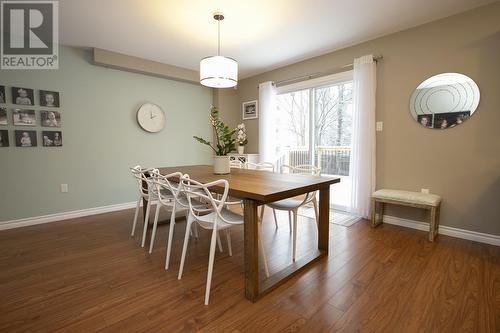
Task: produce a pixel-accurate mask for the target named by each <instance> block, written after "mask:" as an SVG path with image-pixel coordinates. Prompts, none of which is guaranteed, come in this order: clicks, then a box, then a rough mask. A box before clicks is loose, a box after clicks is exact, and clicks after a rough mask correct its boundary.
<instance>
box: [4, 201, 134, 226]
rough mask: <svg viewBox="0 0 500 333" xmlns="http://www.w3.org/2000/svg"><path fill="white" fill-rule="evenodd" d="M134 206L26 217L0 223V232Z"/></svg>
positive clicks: (117, 205) (119, 205) (122, 205)
mask: <svg viewBox="0 0 500 333" xmlns="http://www.w3.org/2000/svg"><path fill="white" fill-rule="evenodd" d="M136 204H137V202H126V203H121V204H116V205H109V206H102V207H94V208H87V209H81V210H73V211H70V212H62V213H55V214H49V215H43V216H36V217H28V218H24V219H18V220H10V221H0V230H7V229H12V228H20V227H26V226H30V225H36V224H42V223H50V222H57V221H62V220H68V219H74V218H78V217H83V216H89V215H97V214H103V213H109V212H116V211H118V210H123V209H129V208H134V207H135V205H136Z"/></svg>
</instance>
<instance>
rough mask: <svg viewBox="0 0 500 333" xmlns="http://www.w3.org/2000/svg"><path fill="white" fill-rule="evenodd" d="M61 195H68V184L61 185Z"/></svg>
mask: <svg viewBox="0 0 500 333" xmlns="http://www.w3.org/2000/svg"><path fill="white" fill-rule="evenodd" d="M61 193H68V184H61Z"/></svg>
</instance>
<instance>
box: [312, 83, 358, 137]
mask: <svg viewBox="0 0 500 333" xmlns="http://www.w3.org/2000/svg"><path fill="white" fill-rule="evenodd" d="M315 109H316V114H315V117H316V118H315V132H314V133H315V141H316V145H318V146H350V145H351V121H352V82H343V83H341V84H335V85H332V86H328V87H321V88H316V89H315Z"/></svg>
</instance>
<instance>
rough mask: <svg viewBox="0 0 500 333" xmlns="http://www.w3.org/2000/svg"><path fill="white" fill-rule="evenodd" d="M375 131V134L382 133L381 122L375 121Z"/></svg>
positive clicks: (382, 124) (382, 126) (382, 125)
mask: <svg viewBox="0 0 500 333" xmlns="http://www.w3.org/2000/svg"><path fill="white" fill-rule="evenodd" d="M375 129H376V131H377V132H382V130H383V129H384V123H383V122H381V121H377V126H376V128H375Z"/></svg>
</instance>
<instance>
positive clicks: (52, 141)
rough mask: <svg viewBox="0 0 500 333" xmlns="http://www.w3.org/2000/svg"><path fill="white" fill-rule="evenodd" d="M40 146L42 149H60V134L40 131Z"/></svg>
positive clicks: (59, 132) (58, 132) (61, 143)
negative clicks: (41, 145)
mask: <svg viewBox="0 0 500 333" xmlns="http://www.w3.org/2000/svg"><path fill="white" fill-rule="evenodd" d="M42 144H43V146H44V147H62V145H63V142H62V132H61V131H42Z"/></svg>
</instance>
